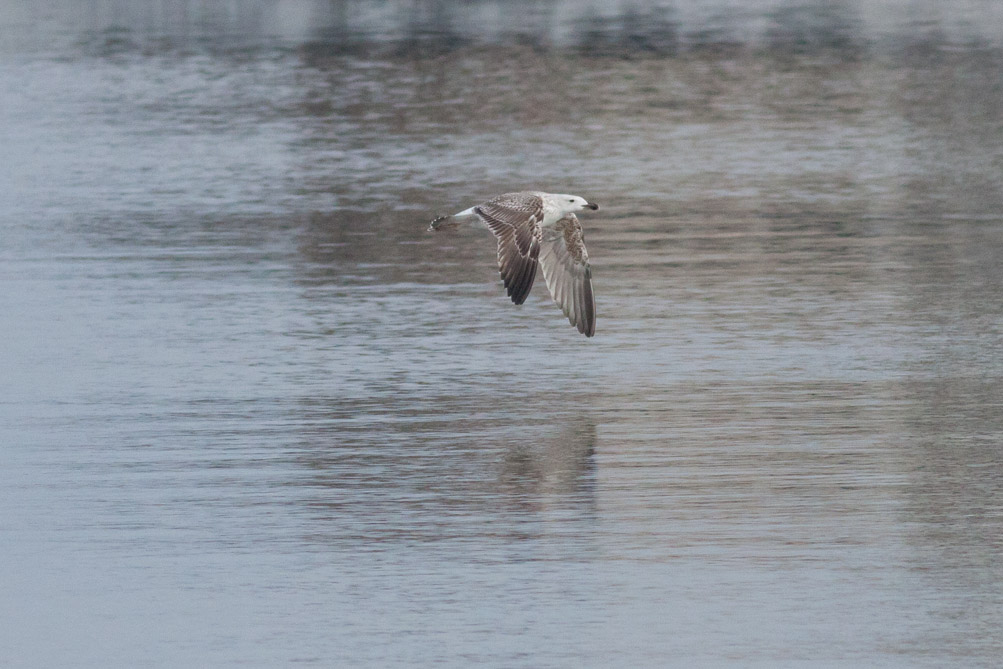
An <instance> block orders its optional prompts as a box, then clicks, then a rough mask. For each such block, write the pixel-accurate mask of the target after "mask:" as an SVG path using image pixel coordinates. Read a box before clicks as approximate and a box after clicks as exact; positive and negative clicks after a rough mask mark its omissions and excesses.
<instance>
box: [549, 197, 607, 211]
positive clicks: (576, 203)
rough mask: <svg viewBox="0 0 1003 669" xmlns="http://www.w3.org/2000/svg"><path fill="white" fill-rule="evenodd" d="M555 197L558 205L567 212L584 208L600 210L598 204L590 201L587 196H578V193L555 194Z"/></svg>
mask: <svg viewBox="0 0 1003 669" xmlns="http://www.w3.org/2000/svg"><path fill="white" fill-rule="evenodd" d="M553 197H554V198H555V199H556V200H557V206H559V207H560V208H561V210H562V211H563V212H564V213H566V214H571V213H573V212H576V211H581V210H582V209H591V210H592V211H598V210H599V205H598V204H595V203H593V202H588V201H587V200H586V199H585V198H583V197H578V196H577V195H554V196H553Z"/></svg>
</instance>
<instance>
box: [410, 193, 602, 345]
mask: <svg viewBox="0 0 1003 669" xmlns="http://www.w3.org/2000/svg"><path fill="white" fill-rule="evenodd" d="M583 209H591V210H593V211H595V210H597V209H599V205H597V204H590V203H588V202H586V201H585V199H584V198H581V197H578V196H577V195H562V194H552V193H540V192H523V193H506V194H504V195H499V196H498V197H495V198H492V199H490V200H488V201H487V202H485V203H483V204H479V205H477V206H475V207H470V208H469V209H464V210H463V211H461V212H459V213H458V214H454V216H453V217H454V218H457V217H465V216H477V217H478V218H479V219H480V220H481V221H482V222H483V223H484V224H485V225H486V226H487V227H488V229H489V230H491V232H493V233H494V235H495V237H496V238H497V240H498V269H499V271H500V272H501V277H502V281H504V283H505V288H506V290H507V291H508V295H509V297H511V298H512V301H513V302H514V303H515V304H522V303H523V302H525V301H526V297H527V296H528V295H529V291H530V289H532V287H533V281H534V280H535V279H536V270H537V268H538V267H542V268H543V276H544V280H545V281H546V282H547V288H548V289H549V290H550V295H551V297H553V299H554V302H556V303H557V304H558V305H559V306H560V307H561V310H562V311H563V312H564V315H565V316H567V317H568V320H569V321H570V322H571V324H572V325H574V326H575V327H576V328H578V331H579V332H581V333H582V334H584V335H585V336H586V337H591V336H592V335H594V334H595V327H596V306H595V296H594V295H593V293H592V269H591V267H590V265H589V255H588V252H587V251H586V250H585V237H584V234H583V232H582V225H581V223H579V221H578V217H577V216H575V213H574V212H576V211H581V210H583ZM449 218H450V217H448V216H443V217H440V218H437V219H436V220H434V221H432V224H431V225H430V226H429V229H431V230H438V229H440V228H441V227H443V226H442V224H443V222H444V221H445V220H447V219H449Z"/></svg>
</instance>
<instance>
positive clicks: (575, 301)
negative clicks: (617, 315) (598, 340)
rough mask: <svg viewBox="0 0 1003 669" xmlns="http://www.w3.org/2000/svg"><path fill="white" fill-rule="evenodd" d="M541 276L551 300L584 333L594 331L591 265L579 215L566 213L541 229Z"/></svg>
mask: <svg viewBox="0 0 1003 669" xmlns="http://www.w3.org/2000/svg"><path fill="white" fill-rule="evenodd" d="M540 265H542V266H543V277H544V279H546V281H547V289H548V290H550V296H551V297H553V298H554V302H556V303H557V304H558V306H560V307H561V310H562V311H563V312H564V315H565V316H567V317H568V320H569V321H571V324H572V325H574V326H575V327H576V328H578V331H579V332H581V333H582V334H583V335H585V336H586V337H591V336H592V335H594V334H595V333H596V300H595V296H594V295H593V293H592V268H591V267H590V266H589V254H588V251H586V250H585V237H584V235H583V234H582V224H581V223H579V222H578V217H577V216H575V215H574V214H568V215H567V216H565V217H564V218H562V219H561V220H559V221H558V222H557V223H556V224H555V225H554V227H553V228H548V229H547V230H546V231H545V232H544V233H543V240H542V243H541V251H540Z"/></svg>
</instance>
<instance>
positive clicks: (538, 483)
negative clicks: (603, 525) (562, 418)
mask: <svg viewBox="0 0 1003 669" xmlns="http://www.w3.org/2000/svg"><path fill="white" fill-rule="evenodd" d="M595 444H596V425H595V422H594V421H593V420H592V419H591V418H590V417H588V416H580V415H579V416H574V417H572V418H570V419H569V420H568V421H567V422H566V424H565V425H564V427H563V429H561V430H560V431H559V432H557V433H556V434H546V435H544V436H543V437H542V438H540V439H539V440H538V441H529V442H527V441H521V442H519V443H517V444H513V445H512V446H511V447H510V448H509V449H508V450H507V451H506V452H505V454H504V459H503V462H502V471H501V476H500V484H501V485H500V488H501V491H502V494H503V495H504V496H505V498H506V499H508V500H509V501H510V503H511V504H512V505H513V506H515V507H516V508H521V509H524V510H527V511H528V510H541V509H545V508H553V507H565V508H567V507H572V508H575V509H581V508H583V507H584V508H588V509H592V508H593V507H594V506H595V493H596V462H595Z"/></svg>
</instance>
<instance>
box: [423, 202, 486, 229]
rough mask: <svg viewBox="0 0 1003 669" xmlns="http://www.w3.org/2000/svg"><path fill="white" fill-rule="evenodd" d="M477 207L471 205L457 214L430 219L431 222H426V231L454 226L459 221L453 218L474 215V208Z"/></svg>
mask: <svg viewBox="0 0 1003 669" xmlns="http://www.w3.org/2000/svg"><path fill="white" fill-rule="evenodd" d="M476 208H477V207H471V208H470V209H464V210H463V211H461V212H460V213H458V214H453V215H452V216H439V217H437V218H434V219H432V222H431V223H429V224H428V231H429V232H435V231H437V230H445V229H447V228H455V227H456V226H458V225H459V224H460V221H454V220H452V219H455V218H463V217H464V216H475V215H476V214H477V212H476V211H474V209H476Z"/></svg>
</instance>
